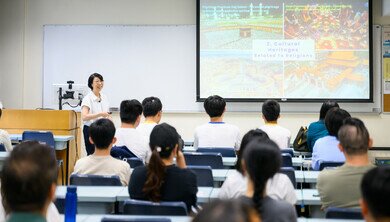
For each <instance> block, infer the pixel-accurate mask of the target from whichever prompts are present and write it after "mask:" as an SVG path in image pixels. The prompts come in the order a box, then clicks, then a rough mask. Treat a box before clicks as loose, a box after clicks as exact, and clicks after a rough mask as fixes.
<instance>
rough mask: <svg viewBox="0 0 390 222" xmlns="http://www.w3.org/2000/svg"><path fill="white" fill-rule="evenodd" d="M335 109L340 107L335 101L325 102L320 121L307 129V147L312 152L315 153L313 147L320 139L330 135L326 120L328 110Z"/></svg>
mask: <svg viewBox="0 0 390 222" xmlns="http://www.w3.org/2000/svg"><path fill="white" fill-rule="evenodd" d="M333 107H339V104H338V103H337V102H335V101H330V100H329V101H325V102H324V103H323V104H322V106H321V110H320V119H319V120H318V121H317V122H313V123H311V124H310V125H309V127H308V129H307V145H308V146H309V150H310V151H313V146H314V144H315V142H316V141H317V140H318V139H319V138H322V137H325V136H327V135H329V132H328V130H327V129H326V126H325V121H324V119H325V116H326V113H327V112H328V110H330V109H331V108H333Z"/></svg>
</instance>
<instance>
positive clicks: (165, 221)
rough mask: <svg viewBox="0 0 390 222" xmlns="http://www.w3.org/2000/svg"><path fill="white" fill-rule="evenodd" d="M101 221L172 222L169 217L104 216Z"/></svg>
mask: <svg viewBox="0 0 390 222" xmlns="http://www.w3.org/2000/svg"><path fill="white" fill-rule="evenodd" d="M101 222H171V219H169V218H142V217H139V218H126V217H121V218H115V217H111V218H110V217H103V218H102V220H101Z"/></svg>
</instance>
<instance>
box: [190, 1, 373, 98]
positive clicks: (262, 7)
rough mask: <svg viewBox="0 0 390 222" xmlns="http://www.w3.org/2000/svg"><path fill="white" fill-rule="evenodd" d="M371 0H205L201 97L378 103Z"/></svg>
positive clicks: (201, 31)
mask: <svg viewBox="0 0 390 222" xmlns="http://www.w3.org/2000/svg"><path fill="white" fill-rule="evenodd" d="M369 5H370V4H369V0H328V1H323V0H316V1H315V0H294V1H292V0H290V1H289V0H284V1H282V0H279V1H278V0H269V1H253V0H251V1H250V0H199V2H198V26H199V27H198V37H199V38H198V44H199V45H198V46H199V47H198V49H199V58H198V59H199V60H198V61H199V67H198V75H199V76H198V92H197V93H198V99H204V98H207V97H208V96H209V95H214V94H217V95H220V96H222V97H225V98H230V99H243V100H245V99H268V98H275V99H287V101H288V100H289V99H291V100H321V99H338V100H356V101H368V100H370V99H371V98H370V94H371V93H370V92H371V91H372V89H371V88H370V86H371V84H370V83H371V81H372V79H371V78H372V77H371V75H370V73H371V72H370V67H371V65H370V44H369V43H370V34H369V33H370V30H369V28H370V26H369V24H370V16H369V15H370V6H369Z"/></svg>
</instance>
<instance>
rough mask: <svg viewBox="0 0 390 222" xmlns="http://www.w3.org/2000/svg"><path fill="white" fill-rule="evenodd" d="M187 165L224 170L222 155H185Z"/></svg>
mask: <svg viewBox="0 0 390 222" xmlns="http://www.w3.org/2000/svg"><path fill="white" fill-rule="evenodd" d="M184 158H185V159H186V163H187V165H193V166H210V167H211V168H212V169H223V168H224V167H223V161H222V155H221V154H220V153H186V152H185V153H184Z"/></svg>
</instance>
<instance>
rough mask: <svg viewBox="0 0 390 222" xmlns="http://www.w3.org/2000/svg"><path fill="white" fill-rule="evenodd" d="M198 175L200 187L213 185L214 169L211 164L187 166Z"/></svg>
mask: <svg viewBox="0 0 390 222" xmlns="http://www.w3.org/2000/svg"><path fill="white" fill-rule="evenodd" d="M187 168H188V169H190V170H192V171H193V172H194V173H195V175H196V179H197V180H196V181H197V185H198V187H213V186H214V179H213V171H212V169H211V167H210V166H187Z"/></svg>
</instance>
